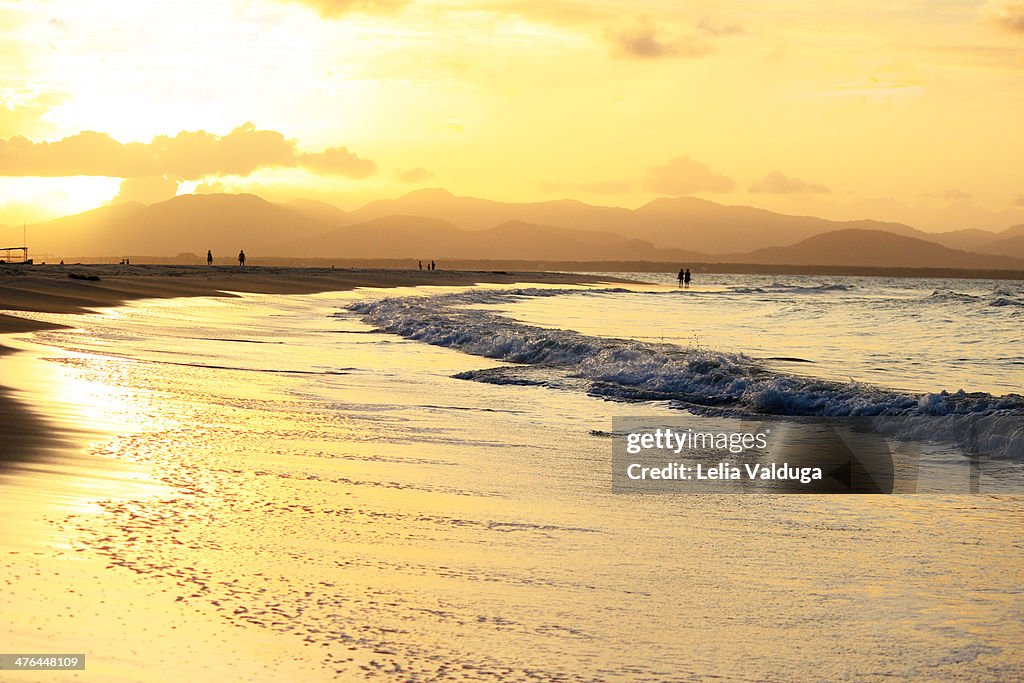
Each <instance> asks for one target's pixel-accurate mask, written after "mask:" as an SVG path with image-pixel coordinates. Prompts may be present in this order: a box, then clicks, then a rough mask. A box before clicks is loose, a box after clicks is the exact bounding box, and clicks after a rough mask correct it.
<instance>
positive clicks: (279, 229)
mask: <svg viewBox="0 0 1024 683" xmlns="http://www.w3.org/2000/svg"><path fill="white" fill-rule="evenodd" d="M19 232H20V231H19ZM28 233H29V237H30V239H29V242H30V246H31V248H32V253H33V254H37V255H39V254H47V255H48V256H49V257H50V258H73V257H76V256H82V257H86V256H108V257H116V256H123V255H131V256H153V257H174V256H177V255H183V257H187V256H186V255H188V254H205V252H206V250H207V249H211V250H213V252H214V255H215V256H218V257H220V256H231V255H233V254H235V253H237V252H238V250H239V249H245V250H246V251H247V253H249V255H250V256H255V255H261V256H282V257H306V258H309V257H318V258H319V257H331V258H337V257H348V258H419V259H445V258H448V259H453V258H460V259H477V260H488V259H503V260H530V261H536V262H544V261H651V262H664V263H697V262H705V263H726V262H734V263H745V264H746V263H763V264H766V265H771V264H788V265H821V266H830V265H843V266H850V265H853V266H876V267H938V268H976V269H987V268H996V269H1005V268H1009V269H1016V268H1021V267H1024V262H1022V261H1021V260H1020V259H1021V258H1024V245H1022V242H1024V225H1018V226H1013V227H1011V228H1009V229H1007V230H1004V231H1003V232H1001V233H990V232H987V231H982V230H961V231H953V232H950V233H939V234H932V233H924V232H921V231H919V230H916V229H914V228H912V227H910V226H906V225H903V224H901V223H882V222H878V221H870V220H864V221H849V222H837V221H829V220H825V219H822V218H815V217H811V216H788V215H785V214H779V213H774V212H772V211H766V210H763V209H756V208H752V207H745V206H725V205H722V204H717V203H715V202H710V201H707V200H703V199H697V198H694V197H678V198H662V199H657V200H654V201H652V202H649V203H648V204H645V205H644V206H642V207H640V208H638V209H635V210H630V209H625V208H619V207H605V206H591V205H589V204H584V203H583V202H578V201H575V200H559V201H552V202H536V203H526V204H516V203H511V202H493V201H490V200H486V199H477V198H473V197H457V196H455V195H453V194H451V193H450V192H447V191H445V190H437V189H434V190H418V191H415V192H410V193H408V194H406V195H403V196H401V197H398V198H396V199H388V200H378V201H375V202H370V203H369V204H367V205H366V206H364V207H362V208H360V209H357V210H355V211H351V212H345V211H342V210H341V209H339V208H338V207H336V206H334V205H332V204H329V203H326V202H321V201H316V200H304V199H300V200H293V201H290V202H288V203H286V204H274V203H271V202H268V201H265V200H263V199H261V198H260V197H257V196H254V195H247V194H239V195H229V194H209V195H182V196H178V197H175V198H173V199H170V200H168V201H165V202H159V203H157V204H152V205H149V206H146V205H143V204H138V203H126V204H117V205H112V206H105V207H101V208H99V209H94V210H92V211H86V212H84V213H81V214H76V215H74V216H66V217H64V218H59V219H56V220H52V221H47V222H45V223H38V224H35V225H32V226H30V227H29V230H28ZM943 242H945V243H946V244H942V243H943ZM950 245H970V249H967V248H963V249H961V248H957V247H951V246H950ZM197 258H198V257H197Z"/></svg>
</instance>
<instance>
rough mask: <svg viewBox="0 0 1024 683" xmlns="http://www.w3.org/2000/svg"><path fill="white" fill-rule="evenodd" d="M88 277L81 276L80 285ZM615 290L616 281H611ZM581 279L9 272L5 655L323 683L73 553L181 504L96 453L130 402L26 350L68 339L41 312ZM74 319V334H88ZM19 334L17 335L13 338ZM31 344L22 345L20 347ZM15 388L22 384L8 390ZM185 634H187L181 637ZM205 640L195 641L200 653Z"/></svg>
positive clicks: (149, 676) (280, 650) (195, 270)
mask: <svg viewBox="0 0 1024 683" xmlns="http://www.w3.org/2000/svg"><path fill="white" fill-rule="evenodd" d="M71 273H74V274H75V275H77V276H81V278H97V279H79V278H70V277H69V274H71ZM606 279H607V278H606ZM596 280H597V278H588V277H585V276H579V275H561V274H553V273H506V272H465V271H444V270H437V271H398V270H384V269H378V270H368V269H364V270H359V269H330V268H319V269H317V268H300V267H247V268H245V269H240V268H233V267H216V268H204V267H188V266H146V265H132V266H124V265H103V264H90V265H69V266H34V267H29V268H25V267H10V266H8V267H0V307H2V308H3V309H6V310H10V311H18V312H23V313H24V314H25V317H22V316H21V315H2V314H0V335H4V337H3V339H5V340H7V341H6V343H0V356H3V358H4V360H3V368H4V375H3V377H2V378H0V433H2V434H3V435H4V436H3V439H2V442H0V485H2V488H3V496H2V498H0V516H2V517H3V518H4V520H5V521H4V525H3V529H2V532H0V538H2V545H3V551H2V554H0V573H2V574H3V576H4V577H5V584H6V586H7V591H6V592H5V604H4V607H3V610H2V612H3V615H4V619H3V621H4V629H3V632H2V637H0V639H2V640H3V642H4V651H5V652H15V651H17V652H54V651H56V650H60V651H62V652H72V651H74V652H76V653H78V652H89V653H90V654H89V658H88V662H89V664H88V672H86V673H83V672H66V673H64V674H62V676H63V677H64V678H65V679H67V680H77V679H82V680H102V681H108V680H110V681H139V680H147V681H162V680H167V681H174V680H180V679H181V677H182V676H189V677H192V678H194V679H195V680H211V677H213V676H216V677H218V678H220V677H223V676H227V677H228V678H231V679H233V680H253V681H258V680H268V679H273V680H299V679H303V680H313V679H320V678H323V677H324V675H325V671H324V669H323V666H322V662H321V661H320V660H321V657H319V656H318V655H316V653H314V654H312V655H304V654H303V653H302V652H301V650H297V649H296V648H295V646H294V643H293V642H291V640H290V639H287V638H282V637H280V636H279V635H277V634H275V633H274V632H272V631H266V630H263V629H251V628H250V629H238V628H231V627H229V626H226V625H225V623H224V621H223V620H222V619H221V618H219V617H218V616H216V615H209V616H207V615H204V614H202V613H200V612H197V611H196V610H195V609H193V608H190V607H188V606H187V605H185V604H184V603H182V602H181V601H180V600H179V601H174V600H169V599H168V598H167V593H166V591H167V589H166V587H165V588H162V589H161V588H156V587H153V586H149V585H147V584H145V583H140V582H137V581H133V580H131V578H132V575H130V574H129V575H127V576H125V575H122V576H120V577H119V578H118V577H112V576H111V570H112V566H111V564H110V563H109V561H108V558H106V557H104V556H103V554H102V553H100V554H97V553H94V552H92V553H91V552H84V551H85V548H84V547H81V546H79V547H77V548H73V547H72V545H71V544H70V541H69V538H68V533H67V532H68V529H67V528H66V527H62V526H61V525H60V524H59V521H60V520H62V519H64V518H66V517H67V516H68V515H73V514H76V513H81V512H82V511H83V509H88V510H91V511H96V510H98V509H99V508H96V507H95V501H96V500H101V499H107V500H108V503H109V502H110V499H109V498H108V496H109V493H110V491H115V490H116V491H120V492H121V495H122V496H123V498H124V499H131V498H134V497H136V496H143V497H148V498H149V499H152V498H153V497H154V496H160V495H168V493H169V491H168V490H167V488H166V487H165V486H163V485H162V484H161V482H159V481H157V480H156V479H155V478H154V472H153V470H152V469H151V468H149V467H146V466H145V465H140V464H138V463H133V462H130V461H129V460H126V459H118V458H113V459H112V458H109V457H107V458H103V457H96V456H95V455H94V454H93V453H90V452H87V451H88V450H89V447H90V446H95V445H96V444H98V443H103V442H104V441H106V440H109V439H112V438H116V436H117V434H119V433H121V434H123V433H126V432H130V431H132V430H133V429H135V428H136V427H135V426H132V425H126V424H119V425H118V424H113V423H111V422H109V421H108V420H107V418H108V417H109V415H110V414H112V413H115V412H116V410H117V409H116V405H115V404H114V403H110V404H107V405H104V404H103V402H102V401H100V403H99V404H98V405H97V406H96V407H95V411H94V412H83V409H82V397H81V396H76V395H75V392H76V391H77V390H78V389H79V388H80V384H79V383H77V382H76V380H75V379H74V378H73V377H71V376H70V375H69V373H67V372H66V371H64V370H62V369H60V368H59V367H57V366H55V365H54V364H52V363H46V362H44V360H43V357H44V356H46V355H48V354H46V353H45V352H43V351H42V350H41V348H40V347H38V346H35V345H33V344H28V343H25V341H24V339H25V337H24V336H23V335H24V333H29V332H32V331H38V330H47V329H59V328H61V327H62V325H61V324H57V323H53V322H47V321H44V320H41V319H36V318H33V314H35V313H43V314H53V313H57V314H78V313H84V312H88V311H92V310H96V309H101V308H105V307H110V306H117V305H119V304H123V303H125V302H130V301H136V300H141V299H168V298H174V297H211V296H224V297H234V296H236V294H233V293H235V292H239V293H260V294H273V295H276V294H309V293H314V292H330V291H345V290H351V289H354V288H360V287H370V288H381V287H384V288H388V287H411V286H419V285H433V286H463V285H470V284H474V283H480V282H487V283H514V282H537V283H546V284H557V283H579V282H588V281H596ZM74 320H75V319H74V317H71V318H68V324H71V325H74ZM12 335H14V336H12ZM19 335H21V336H19ZM5 385H11V386H5ZM174 634H187V636H186V637H184V638H173V637H171V636H173V635H174ZM190 643H191V644H190ZM52 676H53V673H52V672H49V673H47V672H39V673H36V674H32V673H28V672H22V673H12V672H3V673H2V674H0V680H5V681H6V680H17V681H32V680H36V681H49V680H53V678H52Z"/></svg>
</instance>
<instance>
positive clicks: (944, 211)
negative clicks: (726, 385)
mask: <svg viewBox="0 0 1024 683" xmlns="http://www.w3.org/2000/svg"><path fill="white" fill-rule="evenodd" d="M0 39H2V41H3V46H4V47H3V48H2V52H0V54H2V62H0V224H4V223H6V224H14V223H20V222H21V221H33V220H37V219H41V218H46V217H52V216H56V215H63V214H66V213H72V212H76V211H81V210H85V209H89V208H94V207H96V206H99V205H102V204H104V203H108V202H110V201H118V200H130V199H140V200H143V201H157V200H159V199H162V198H167V197H169V196H172V195H173V194H174V193H175V192H178V193H183V192H192V191H201V192H202V191H231V192H236V191H250V192H255V193H257V194H260V195H261V196H264V197H265V198H267V199H271V200H287V199H292V198H295V197H309V198H317V199H324V200H328V201H332V202H334V203H336V204H338V205H340V206H342V207H343V208H355V207H356V206H358V205H359V204H361V203H362V202H364V201H367V200H370V199H374V198H379V197H392V196H397V195H399V194H401V193H404V192H407V191H409V190H413V189H416V188H420V187H435V186H436V187H445V188H447V189H448V190H451V191H452V192H454V193H456V194H462V195H472V196H481V197H486V198H491V199H500V200H508V201H536V200H545V199H557V198H562V197H574V198H578V199H581V200H583V201H587V202H591V203H599V204H607V205H618V206H630V207H633V206H638V205H640V204H643V203H644V202H646V201H648V200H650V199H652V198H654V197H656V196H661V195H689V194H692V195H696V196H700V197H703V198H706V199H711V200H714V201H718V202H722V203H726V204H749V205H753V206H760V207H764V208H768V209H773V210H778V211H784V212H789V213H807V214H814V215H821V216H825V217H829V218H863V217H869V218H879V219H886V220H900V221H904V222H909V223H911V224H913V225H915V226H917V227H921V228H923V229H953V228H960V227H986V228H1000V229H1001V228H1003V227H1006V226H1008V225H1010V224H1012V223H1015V222H1016V223H1019V222H1024V123H1022V122H1024V0H1008V1H997V2H966V1H964V2H961V1H955V0H932V1H925V0H907V1H904V2H895V3H880V2H879V3H874V2H872V3H865V2H854V1H853V0H850V1H843V2H828V1H823V2H806V1H800V2H797V1H795V0H776V2H772V3H765V2H742V1H739V0H733V1H730V0H724V1H722V0H717V1H714V2H711V1H696V2H682V1H675V0H673V1H664V0H659V1H644V0H639V1H627V0H589V1H587V2H575V1H570V0H452V1H448V2H427V1H425V0H223V1H218V2H210V1H209V0H202V1H198V0H197V1H193V0H178V1H176V2H163V1H149V0H134V1H132V2H109V1H103V0H89V2H82V1H81V0H74V1H66V0H25V1H17V0H0Z"/></svg>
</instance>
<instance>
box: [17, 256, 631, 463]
mask: <svg viewBox="0 0 1024 683" xmlns="http://www.w3.org/2000/svg"><path fill="white" fill-rule="evenodd" d="M71 273H74V274H76V275H81V276H84V277H85V278H89V277H96V278H98V279H97V280H90V279H73V278H70V277H69V274H71ZM621 281H622V280H620V279H618V278H602V277H598V276H588V275H576V274H572V273H548V272H505V271H492V272H488V271H456V270H436V271H419V270H415V271H410V270H387V269H354V268H299V267H282V266H247V267H245V268H238V267H235V266H213V267H207V266H161V265H127V266H126V265H117V264H92V265H68V266H55V265H38V266H27V267H25V266H8V267H0V335H4V334H19V333H27V332H35V331H41V330H47V329H60V328H62V327H65V326H64V325H59V324H54V323H50V322H45V321H41V320H33V319H31V318H29V317H20V316H17V315H7V314H5V313H4V312H3V311H17V312H24V313H62V314H78V313H86V312H89V311H91V310H94V309H96V308H105V307H110V306H119V305H121V304H124V303H126V302H129V301H136V300H139V299H154V298H155V299H166V298H176V297H201V296H223V297H234V296H236V294H234V293H233V292H239V293H252V294H282V295H287V294H315V293H322V292H332V291H339V292H340V291H349V290H353V289H357V288H360V287H379V288H392V287H416V286H430V285H432V286H472V285H475V284H514V283H520V282H521V283H524V284H526V283H529V284H567V285H568V284H595V283H599V282H621ZM15 352H17V350H16V349H12V348H10V347H9V346H5V345H4V344H3V343H2V340H0V356H2V355H6V354H11V353H15ZM12 389H13V391H12ZM17 393H18V392H17V387H11V386H10V385H9V382H8V381H7V380H6V379H5V378H3V377H0V434H4V435H7V437H8V438H7V439H6V440H4V441H0V464H4V463H10V462H14V461H16V460H19V459H21V458H20V457H19V455H18V454H19V453H21V454H22V455H24V454H25V453H28V454H36V453H37V452H38V451H39V450H40V449H45V448H46V447H48V446H49V445H51V444H52V442H53V435H52V433H51V432H52V431H54V430H53V429H52V428H49V427H48V428H45V429H44V428H42V427H41V426H40V425H43V424H44V423H46V419H45V416H42V415H37V414H35V413H33V412H32V406H31V405H30V404H28V403H25V402H24V401H21V400H18V398H17V397H16V396H14V395H12V394H17ZM26 425H31V428H29V427H26Z"/></svg>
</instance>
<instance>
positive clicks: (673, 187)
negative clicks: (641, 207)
mask: <svg viewBox="0 0 1024 683" xmlns="http://www.w3.org/2000/svg"><path fill="white" fill-rule="evenodd" d="M644 184H645V185H646V186H647V188H648V189H650V190H653V191H654V192H659V193H661V194H668V195H675V196H678V195H685V194H693V193H695V192H732V190H733V188H735V187H736V182H735V181H734V180H733V179H732V178H730V177H728V176H725V175H721V174H720V173H715V172H714V171H712V170H711V169H710V168H708V167H707V166H706V165H705V164H702V163H701V162H699V161H694V160H693V159H691V158H690V157H684V156H680V157H676V158H674V159H672V160H671V161H669V162H668V163H667V164H664V165H662V166H653V167H651V168H649V169H647V176H646V177H645V179H644Z"/></svg>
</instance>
